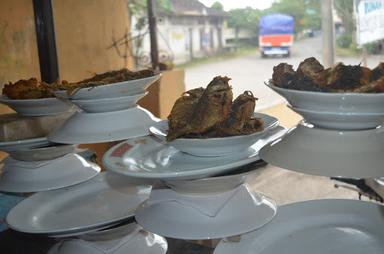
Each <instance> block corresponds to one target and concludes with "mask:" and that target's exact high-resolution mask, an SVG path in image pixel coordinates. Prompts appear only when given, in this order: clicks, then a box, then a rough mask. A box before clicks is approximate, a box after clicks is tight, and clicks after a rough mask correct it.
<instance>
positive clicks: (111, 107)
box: [71, 93, 146, 113]
mask: <svg viewBox="0 0 384 254" xmlns="http://www.w3.org/2000/svg"><path fill="white" fill-rule="evenodd" d="M145 95H146V93H140V94H136V95H129V96H123V97H115V98H103V99H90V100H71V102H72V103H73V104H75V105H76V106H78V107H79V108H81V109H82V110H84V111H85V112H88V113H100V112H111V111H118V110H124V109H128V108H132V107H134V106H136V102H137V101H138V100H140V99H141V98H143V97H144V96H145Z"/></svg>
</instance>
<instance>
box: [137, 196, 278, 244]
mask: <svg viewBox="0 0 384 254" xmlns="http://www.w3.org/2000/svg"><path fill="white" fill-rule="evenodd" d="M216 195H219V194H216ZM191 197H192V196H191ZM195 197H196V199H204V195H196V196H195ZM275 214H276V205H275V204H274V203H273V202H272V201H271V200H269V199H267V198H266V197H264V196H263V195H261V194H258V193H255V192H253V191H250V190H249V189H248V192H247V193H246V194H245V192H244V193H242V195H239V196H235V197H234V198H232V199H230V200H229V201H228V202H227V203H226V204H225V205H224V206H223V207H222V208H221V210H220V211H219V212H218V213H217V214H216V215H215V216H208V215H206V214H203V213H201V212H200V211H198V210H197V209H194V208H191V207H189V206H186V205H183V204H181V203H179V202H159V203H154V204H149V203H148V202H146V203H144V204H142V205H141V206H140V207H139V208H138V209H137V212H136V220H137V222H138V223H139V224H140V225H141V226H142V227H143V228H144V229H146V230H148V231H150V232H153V233H155V234H159V235H162V236H165V237H171V238H176V239H187V240H199V239H216V238H223V237H228V236H234V235H239V234H243V233H246V232H249V231H252V230H255V229H257V228H260V227H262V226H264V225H265V224H267V223H268V222H270V221H271V220H272V219H273V217H274V216H275Z"/></svg>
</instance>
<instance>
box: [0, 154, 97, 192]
mask: <svg viewBox="0 0 384 254" xmlns="http://www.w3.org/2000/svg"><path fill="white" fill-rule="evenodd" d="M99 172H100V167H99V166H98V165H96V164H95V163H92V162H88V161H86V160H85V159H84V158H82V157H81V156H79V155H77V154H73V153H72V154H67V155H65V156H63V157H60V158H56V159H54V160H52V161H35V162H29V161H17V160H15V159H12V158H10V157H8V158H6V159H5V160H4V161H3V169H2V173H1V175H0V191H5V192H12V193H31V192H39V191H47V190H55V189H60V188H64V187H67V186H71V185H74V184H78V183H82V182H84V181H87V180H89V179H91V178H93V177H95V176H96V175H97V174H98V173H99Z"/></svg>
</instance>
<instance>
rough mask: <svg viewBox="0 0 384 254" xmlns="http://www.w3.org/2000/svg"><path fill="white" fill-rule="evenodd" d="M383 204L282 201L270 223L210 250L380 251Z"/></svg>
mask: <svg viewBox="0 0 384 254" xmlns="http://www.w3.org/2000/svg"><path fill="white" fill-rule="evenodd" d="M383 214H384V208H383V206H381V205H378V204H375V203H371V202H363V201H358V200H314V201H306V202H301V203H294V204H289V205H284V206H281V207H279V208H278V213H277V215H276V217H275V218H274V219H273V220H272V222H271V223H269V224H268V225H266V226H265V227H263V228H261V229H259V230H257V231H253V232H250V233H248V234H245V235H242V236H241V240H240V242H230V241H228V240H226V239H224V240H222V241H221V242H220V243H219V245H218V246H217V248H216V249H215V252H214V254H233V253H244V254H245V253H246V254H277V253H289V254H309V253H311V254H328V253H334V254H362V253H369V254H381V253H384V241H383V235H384V227H383V225H384V216H383Z"/></svg>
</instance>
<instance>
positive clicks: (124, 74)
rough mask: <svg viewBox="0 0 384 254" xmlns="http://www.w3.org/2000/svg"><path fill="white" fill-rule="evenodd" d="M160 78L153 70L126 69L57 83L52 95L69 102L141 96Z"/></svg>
mask: <svg viewBox="0 0 384 254" xmlns="http://www.w3.org/2000/svg"><path fill="white" fill-rule="evenodd" d="M159 78H160V74H156V73H155V72H154V71H153V70H150V69H146V70H140V71H130V70H128V69H126V68H124V69H121V70H117V71H109V72H105V73H102V74H96V75H94V76H93V77H91V78H89V79H84V80H81V81H78V82H75V83H70V82H67V81H61V82H57V83H56V84H55V85H54V87H55V91H54V94H55V95H56V96H57V97H59V98H66V99H71V100H92V99H103V98H116V97H123V96H131V95H136V94H143V93H145V90H146V88H147V87H149V86H150V85H151V84H152V83H154V82H155V81H156V80H158V79H159Z"/></svg>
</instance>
